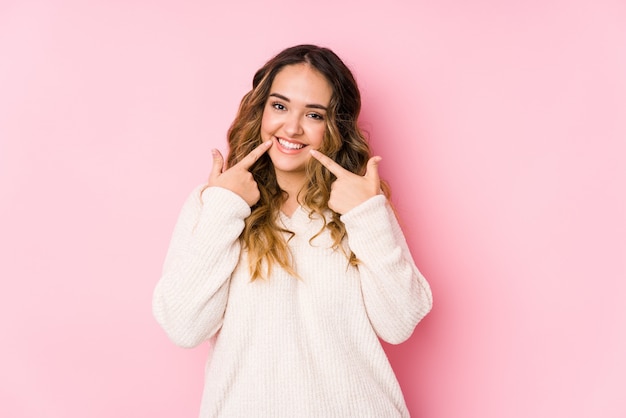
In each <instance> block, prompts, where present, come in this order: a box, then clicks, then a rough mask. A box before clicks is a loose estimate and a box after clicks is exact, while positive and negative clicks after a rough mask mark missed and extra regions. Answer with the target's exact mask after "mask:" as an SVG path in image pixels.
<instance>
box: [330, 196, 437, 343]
mask: <svg viewBox="0 0 626 418" xmlns="http://www.w3.org/2000/svg"><path fill="white" fill-rule="evenodd" d="M341 220H342V222H344V224H345V226H346V231H347V234H348V245H349V246H350V249H351V250H352V251H353V252H354V254H355V255H356V256H357V258H358V259H359V261H360V262H361V263H360V264H359V266H358V268H359V272H360V276H361V290H362V292H363V300H364V303H365V308H366V310H367V315H368V317H369V319H370V322H371V324H372V327H373V328H374V331H375V332H376V334H377V335H378V336H379V337H380V338H381V339H383V340H385V341H387V342H389V343H391V344H399V343H401V342H403V341H405V340H406V339H408V338H409V337H410V336H411V334H412V333H413V330H414V328H415V326H416V325H417V323H418V322H419V321H420V320H421V319H422V318H423V317H424V316H426V314H427V313H428V312H429V311H430V309H431V307H432V293H431V290H430V286H429V285H428V282H427V281H426V279H424V277H423V276H422V274H421V273H420V272H419V270H418V269H417V267H416V266H415V263H414V262H413V258H412V257H411V253H410V251H409V248H408V246H407V243H406V240H405V238H404V235H403V233H402V230H401V229H400V226H399V225H398V222H397V220H396V217H395V215H394V213H393V210H392V209H391V207H390V205H389V204H388V203H387V199H386V198H385V197H384V196H383V195H377V196H374V197H372V198H370V199H369V200H367V201H365V202H364V203H362V204H360V205H358V206H356V207H355V208H353V209H352V210H350V211H349V212H347V213H346V214H344V215H343V216H342V217H341Z"/></svg>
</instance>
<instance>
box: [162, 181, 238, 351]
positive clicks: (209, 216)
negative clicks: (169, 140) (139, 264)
mask: <svg viewBox="0 0 626 418" xmlns="http://www.w3.org/2000/svg"><path fill="white" fill-rule="evenodd" d="M201 190H202V189H201V188H200V187H199V188H197V189H196V190H194V192H193V193H192V194H191V196H190V197H189V198H188V199H187V201H186V202H185V204H184V206H183V209H182V211H181V214H180V216H179V219H178V222H177V224H176V227H175V228H174V233H173V235H172V240H171V243H170V247H169V249H168V252H167V256H166V258H165V263H164V265H163V275H162V277H161V279H160V280H159V282H158V283H157V286H156V288H155V290H154V295H153V301H152V310H153V314H154V316H155V318H156V320H157V322H158V323H159V324H160V325H161V327H163V329H164V330H165V332H166V333H167V335H168V336H169V337H170V339H171V340H172V341H174V343H176V344H177V345H180V346H183V347H194V346H196V345H198V344H200V343H201V342H203V341H205V340H207V339H208V338H210V337H212V336H213V335H214V334H215V333H216V332H217V331H218V330H219V329H220V327H221V326H222V320H223V316H224V310H225V308H226V302H227V300H228V289H229V280H230V276H231V273H232V272H233V270H234V269H235V267H236V265H237V262H238V260H239V253H240V249H241V248H240V243H239V240H238V237H239V235H240V234H241V231H242V230H243V227H244V220H245V218H246V217H247V216H249V215H250V207H249V206H248V205H247V204H246V202H245V201H244V200H243V199H242V198H241V197H239V196H238V195H236V194H235V193H233V192H231V191H229V190H226V189H223V188H220V187H209V188H207V189H206V190H204V192H202V194H201Z"/></svg>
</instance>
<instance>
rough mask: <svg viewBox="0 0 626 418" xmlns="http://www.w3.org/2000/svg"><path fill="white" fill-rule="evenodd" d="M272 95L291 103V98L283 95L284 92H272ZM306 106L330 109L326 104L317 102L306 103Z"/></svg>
mask: <svg viewBox="0 0 626 418" xmlns="http://www.w3.org/2000/svg"><path fill="white" fill-rule="evenodd" d="M270 97H277V98H279V99H281V100H284V101H286V102H287V103H290V102H291V100H289V98H287V97H285V96H283V95H282V94H280V93H271V94H270ZM304 107H308V108H311V109H321V110H328V109H326V106H322V105H321V104H317V103H310V104H306V105H305V106H304Z"/></svg>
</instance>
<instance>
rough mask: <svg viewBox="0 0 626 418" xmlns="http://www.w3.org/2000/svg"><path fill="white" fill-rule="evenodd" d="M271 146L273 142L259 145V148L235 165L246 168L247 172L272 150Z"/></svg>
mask: <svg viewBox="0 0 626 418" xmlns="http://www.w3.org/2000/svg"><path fill="white" fill-rule="evenodd" d="M271 146H272V141H271V140H269V141H265V142H264V143H262V144H261V145H259V146H258V147H256V148H255V149H253V150H252V151H250V153H249V154H248V155H246V156H245V157H243V158H242V159H241V161H239V162H238V163H237V164H235V165H238V166H241V167H243V168H245V169H246V170H247V169H249V168H250V167H252V165H253V164H254V163H256V162H257V160H258V159H259V158H261V155H263V154H265V153H266V152H267V150H268V149H270V147H271Z"/></svg>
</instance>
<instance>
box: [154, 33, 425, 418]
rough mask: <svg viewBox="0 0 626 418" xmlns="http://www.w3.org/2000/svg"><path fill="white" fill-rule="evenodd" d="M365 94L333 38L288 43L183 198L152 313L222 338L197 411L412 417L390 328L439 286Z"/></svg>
mask: <svg viewBox="0 0 626 418" xmlns="http://www.w3.org/2000/svg"><path fill="white" fill-rule="evenodd" d="M360 108H361V99H360V93H359V90H358V87H357V84H356V82H355V80H354V78H353V76H352V74H351V72H350V70H349V69H348V68H347V67H346V66H345V64H344V63H343V62H342V61H341V60H340V59H339V57H337V55H335V54H334V53H333V52H332V51H330V50H329V49H326V48H320V47H317V46H313V45H300V46H295V47H292V48H288V49H286V50H284V51H282V52H281V53H279V54H278V55H277V56H275V57H274V58H272V59H271V60H270V61H268V62H267V64H265V65H264V66H263V67H262V68H261V69H260V70H258V71H257V73H256V74H255V76H254V79H253V83H252V90H251V91H250V92H249V93H248V94H246V95H245V96H244V98H243V100H242V102H241V105H240V108H239V112H238V114H237V117H236V118H235V121H234V122H233V124H232V126H231V128H230V130H229V132H228V142H229V147H230V151H229V154H228V160H227V163H226V164H224V160H223V158H222V155H221V154H220V153H219V152H218V151H217V150H215V151H213V168H212V170H211V173H210V175H209V180H208V183H207V184H206V185H203V186H201V187H198V188H197V189H196V190H195V191H194V192H193V193H192V194H191V196H190V197H189V199H188V200H187V202H186V203H185V205H184V207H183V209H182V213H181V215H180V218H179V220H178V223H177V225H176V228H175V230H174V233H173V237H172V241H171V244H170V248H169V251H168V254H167V257H166V260H165V264H164V267H163V276H162V277H161V280H160V281H159V283H158V284H157V286H156V289H155V291H154V300H153V311H154V315H155V317H156V319H157V321H158V322H159V323H160V324H161V326H162V327H163V328H164V329H165V331H166V332H167V334H168V335H169V337H170V338H171V339H172V340H173V341H174V342H175V343H176V344H178V345H180V346H183V347H194V346H196V345H198V344H200V343H201V342H203V341H206V340H209V341H210V344H211V353H210V355H209V360H208V362H207V366H206V382H205V388H204V393H203V400H202V405H201V413H200V415H201V417H217V416H219V417H257V416H258V417H394V416H408V411H407V408H406V405H405V402H404V399H403V396H402V392H401V390H400V387H399V385H398V382H397V380H396V378H395V376H394V373H393V371H392V369H391V367H390V365H389V362H388V360H387V358H386V356H385V353H384V351H383V349H382V347H381V344H380V342H379V338H380V339H382V340H384V341H387V342H389V343H392V344H398V343H401V342H403V341H404V340H406V339H407V338H408V337H409V336H410V335H411V333H412V332H413V329H414V328H415V326H416V325H417V323H418V322H419V321H420V320H421V319H422V318H423V317H424V316H425V315H426V314H427V313H428V312H429V310H430V308H431V305H432V295H431V291H430V288H429V285H428V283H427V282H426V280H425V279H424V277H423V276H422V275H421V274H420V272H419V271H418V269H417V268H416V266H415V264H414V262H413V259H412V257H411V254H410V252H409V249H408V247H407V245H406V241H405V238H404V236H403V234H402V231H401V230H400V228H399V226H398V223H397V221H396V218H395V216H394V212H393V210H392V208H391V207H390V204H389V202H388V199H387V198H388V193H387V190H388V189H387V186H386V185H385V183H384V182H383V183H381V180H380V179H379V176H378V164H379V162H380V160H381V159H380V157H376V156H375V157H372V156H371V155H370V149H369V146H368V144H367V142H366V140H365V138H364V136H363V134H362V133H361V131H360V130H359V128H358V126H357V119H358V116H359V111H360Z"/></svg>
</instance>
